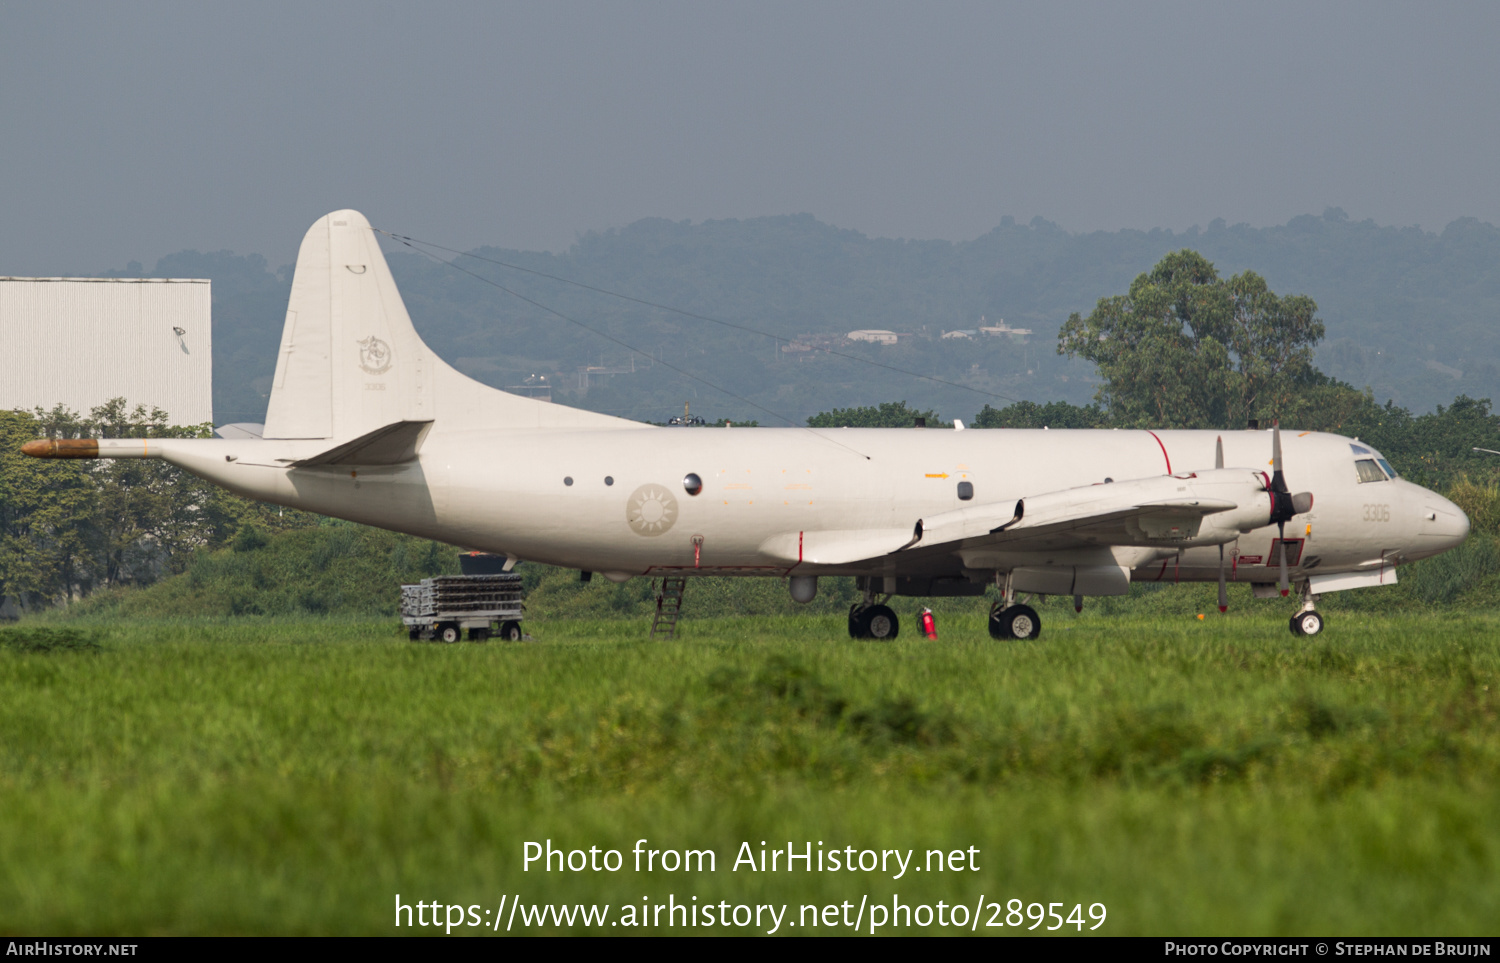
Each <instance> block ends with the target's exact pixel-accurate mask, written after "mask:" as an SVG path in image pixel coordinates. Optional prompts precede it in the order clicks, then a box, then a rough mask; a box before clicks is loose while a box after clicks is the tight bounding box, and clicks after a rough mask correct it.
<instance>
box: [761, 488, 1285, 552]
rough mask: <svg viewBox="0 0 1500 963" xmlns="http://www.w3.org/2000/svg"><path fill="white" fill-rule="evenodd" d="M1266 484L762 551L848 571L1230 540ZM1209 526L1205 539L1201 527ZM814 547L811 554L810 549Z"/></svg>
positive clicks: (1134, 494)
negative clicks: (867, 564)
mask: <svg viewBox="0 0 1500 963" xmlns="http://www.w3.org/2000/svg"><path fill="white" fill-rule="evenodd" d="M1270 506H1271V502H1270V498H1269V496H1268V495H1267V493H1266V490H1265V481H1264V478H1263V476H1261V475H1260V474H1259V473H1257V472H1253V471H1249V470H1244V469H1229V470H1224V469H1216V470H1214V471H1204V472H1194V473H1188V474H1184V475H1162V476H1157V477H1153V478H1142V479H1136V480H1133V481H1122V482H1112V483H1108V484H1098V485H1089V486H1086V487H1083V488H1070V489H1064V490H1061V491H1056V492H1045V493H1042V494H1038V495H1029V496H1027V497H1025V498H1022V499H1020V500H1019V501H1017V502H1015V503H1013V504H1012V503H1009V502H1007V503H1004V504H990V505H979V506H975V507H973V508H960V509H957V510H955V511H950V512H942V513H940V514H937V515H931V516H928V517H926V518H923V519H921V520H919V521H918V522H917V523H916V525H915V527H914V529H912V530H911V531H907V530H903V529H872V530H869V531H865V532H792V533H786V534H782V535H779V536H776V537H774V538H772V539H768V540H767V541H766V543H765V544H764V545H763V546H762V550H763V551H768V552H770V553H771V554H775V555H777V556H779V557H782V558H786V559H788V560H796V561H804V562H810V563H814V564H851V563H855V562H864V561H875V560H878V559H881V558H887V559H888V558H890V557H891V556H893V555H908V554H909V555H913V556H933V555H939V554H953V553H961V554H963V555H965V556H968V555H971V554H976V553H982V552H986V551H990V552H1012V551H1015V552H1057V551H1067V550H1070V549H1085V548H1100V547H1108V546H1117V545H1119V546H1156V547H1163V546H1165V547H1174V546H1180V545H1182V544H1184V543H1188V542H1192V543H1194V544H1215V543H1218V542H1228V541H1231V540H1232V539H1233V538H1234V537H1235V536H1236V535H1237V534H1238V533H1239V532H1240V531H1248V530H1250V529H1253V528H1258V527H1260V526H1262V525H1265V524H1267V521H1268V518H1269V515H1270ZM1210 516H1220V517H1219V518H1218V519H1215V520H1214V522H1213V523H1212V524H1211V527H1209V529H1208V531H1205V530H1204V529H1205V525H1204V520H1205V519H1207V518H1209V517H1210ZM814 546H815V547H816V549H817V550H816V551H812V550H810V548H811V547H814Z"/></svg>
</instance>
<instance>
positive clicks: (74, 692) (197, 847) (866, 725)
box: [0, 588, 1500, 935]
mask: <svg viewBox="0 0 1500 963" xmlns="http://www.w3.org/2000/svg"><path fill="white" fill-rule="evenodd" d="M1208 591H1210V592H1211V591H1212V589H1211V588H1210V589H1209V590H1208ZM1192 598H1194V596H1188V597H1186V600H1187V604H1186V605H1185V606H1184V605H1183V604H1182V603H1179V604H1178V605H1176V606H1175V608H1177V609H1184V608H1186V609H1188V610H1190V609H1191V608H1192V605H1191V601H1192ZM1237 603H1238V599H1237ZM979 608H980V606H978V605H976V606H975V611H974V612H973V613H971V614H967V615H963V614H950V615H945V616H944V618H943V621H942V623H941V625H940V634H941V641H939V642H936V643H934V642H929V641H925V640H920V639H914V638H911V637H910V636H911V635H912V634H913V633H912V632H911V628H910V626H909V627H908V628H907V631H906V634H905V635H904V636H903V638H902V639H901V640H900V641H898V642H895V643H889V644H880V643H871V642H854V641H851V640H849V639H848V638H847V637H846V634H845V632H844V626H843V620H842V619H841V618H840V617H838V616H836V615H833V616H829V615H821V616H809V617H793V616H786V617H765V618H753V619H752V618H745V619H738V620H735V619H723V620H700V621H688V622H685V623H684V626H683V629H682V634H681V637H680V638H679V640H678V641H675V642H670V643H650V642H647V641H645V640H644V635H645V626H644V623H642V622H640V621H614V622H610V621H583V620H574V621H562V620H558V621H544V620H537V621H535V622H532V623H530V624H529V625H528V630H529V631H530V632H531V633H532V634H533V635H534V636H535V637H536V640H535V641H533V642H524V643H509V644H502V643H494V642H491V643H485V644H468V643H464V644H459V645H453V646H441V645H434V644H414V643H409V642H407V641H406V640H405V637H404V633H402V632H401V631H400V627H399V625H398V624H397V623H396V622H395V621H394V620H391V619H384V620H370V621H353V620H332V619H330V620H316V619H300V620H292V619H288V620H275V619H222V620H211V619H201V620H170V621H160V622H152V621H148V620H143V619H129V620H118V621H106V620H103V619H98V620H94V619H80V620H71V621H67V622H53V623H22V624H21V625H20V626H19V627H17V628H13V629H9V630H4V631H0V812H3V813H4V814H5V815H4V818H3V819H0V930H4V931H5V932H6V933H25V934H43V933H55V934H67V933H115V934H125V933H130V934H168V933H217V934H230V933H284V934H315V933H335V934H336V933H353V934H382V935H384V934H394V933H400V932H422V933H429V934H430V933H432V932H434V931H433V930H431V929H426V930H423V929H421V928H420V927H419V928H416V929H415V930H411V929H407V928H404V927H403V928H401V929H397V928H396V927H395V926H394V922H395V899H396V894H398V893H399V894H401V898H402V900H403V901H405V902H407V903H409V904H415V903H416V902H417V901H419V900H422V901H428V902H430V901H437V902H441V903H444V904H462V905H469V904H476V905H477V906H478V907H479V908H480V912H481V913H482V912H484V911H485V910H487V909H489V908H492V907H497V906H499V905H500V902H501V899H502V897H508V898H509V899H514V898H515V896H516V895H517V894H519V896H520V899H521V900H522V901H523V904H531V903H543V902H548V901H553V902H559V903H568V904H578V903H583V904H604V903H609V904H611V905H612V906H613V907H615V909H616V912H617V913H618V912H619V910H618V908H619V907H620V906H622V905H623V904H632V905H634V906H640V905H650V904H655V903H657V902H658V901H665V900H667V899H668V896H669V894H670V895H671V896H672V898H674V899H675V900H677V901H678V902H679V903H681V902H689V901H691V900H692V899H693V898H694V897H697V898H698V902H699V903H700V904H707V903H714V904H717V903H719V902H720V901H727V902H728V903H730V904H736V903H743V904H761V903H765V904H773V903H774V904H790V906H791V911H790V914H791V915H790V917H789V919H790V920H791V921H795V920H796V919H797V918H798V917H797V914H798V908H799V907H800V906H801V905H802V904H818V905H819V906H821V905H823V904H828V903H842V902H843V901H845V900H849V901H851V903H852V904H853V905H856V906H857V905H859V903H860V901H861V898H862V897H868V898H869V899H870V900H871V901H883V903H884V904H885V905H889V904H890V901H891V899H892V897H893V896H896V895H899V897H900V899H901V900H902V902H903V903H907V904H929V905H933V904H936V903H937V901H939V900H943V901H945V902H947V903H957V904H963V905H964V906H965V907H966V910H965V915H966V916H967V915H969V914H970V913H971V912H972V910H973V908H974V905H975V903H976V901H978V900H979V899H980V897H983V898H984V900H985V901H986V906H987V904H988V903H991V902H996V903H1001V904H1004V903H1005V902H1007V901H1009V900H1011V899H1020V900H1023V901H1024V902H1025V903H1026V904H1028V905H1029V904H1030V903H1033V902H1040V903H1050V902H1058V903H1063V904H1065V906H1064V908H1063V910H1062V912H1064V913H1067V912H1068V911H1069V910H1071V908H1072V907H1073V906H1074V905H1075V904H1081V905H1082V906H1083V907H1084V912H1085V913H1087V910H1088V908H1089V907H1090V906H1091V904H1094V903H1103V904H1104V905H1105V906H1106V907H1107V914H1108V915H1107V919H1106V922H1105V924H1104V925H1103V926H1102V927H1100V929H1099V930H1098V932H1100V933H1108V934H1117V935H1118V934H1182V935H1189V934H1225V935H1240V934H1345V935H1354V934H1434V935H1438V934H1441V935H1464V934H1493V933H1494V932H1495V929H1496V924H1495V920H1496V916H1495V907H1496V906H1497V905H1500V816H1497V813H1500V726H1497V715H1500V698H1497V696H1500V617H1497V616H1495V615H1491V614H1486V613H1485V612H1476V611H1467V612H1463V613H1460V614H1452V615H1443V614H1440V613H1437V612H1435V611H1432V610H1424V611H1420V612H1414V613H1413V614H1411V615H1392V614H1387V613H1367V612H1361V611H1358V610H1347V611H1341V612H1339V613H1338V614H1337V617H1336V618H1334V617H1330V620H1329V629H1328V631H1327V632H1326V633H1325V634H1324V635H1323V636H1321V637H1319V638H1317V639H1316V640H1306V639H1298V638H1295V637H1293V636H1292V635H1291V634H1290V633H1289V632H1288V631H1287V629H1286V623H1285V619H1286V615H1288V614H1290V611H1291V608H1290V606H1288V605H1286V604H1273V603H1262V604H1260V605H1254V606H1251V605H1239V606H1238V607H1237V609H1236V610H1235V611H1233V612H1232V613H1231V615H1230V616H1229V617H1227V618H1220V617H1218V616H1217V614H1216V613H1215V614H1213V615H1211V617H1210V618H1208V619H1205V620H1202V621H1199V620H1198V619H1196V618H1194V617H1193V615H1192V614H1191V613H1190V612H1184V611H1177V612H1166V611H1159V612H1147V613H1144V614H1143V613H1134V614H1130V613H1125V614H1122V613H1119V612H1114V613H1111V612H1110V611H1109V610H1107V609H1106V608H1105V607H1096V608H1094V609H1091V610H1088V611H1086V612H1085V613H1084V614H1083V615H1082V616H1078V617H1075V616H1073V614H1072V612H1071V609H1069V608H1065V607H1062V606H1049V607H1048V609H1046V610H1045V613H1046V614H1045V616H1044V617H1045V618H1046V619H1047V628H1046V631H1045V634H1044V636H1043V638H1042V639H1040V640H1038V641H1036V642H1031V643H1003V644H1002V643H996V642H993V641H990V640H989V639H988V637H987V636H986V635H985V632H984V628H983V624H982V621H981V618H980V613H979ZM1283 610H1285V611H1283ZM1278 613H1279V614H1278ZM37 626H41V627H42V631H40V632H39V631H38V629H37ZM49 630H50V631H51V632H52V633H53V634H51V635H48V634H47V632H48V631H49ZM58 632H61V633H62V634H61V635H59V634H56V633H58ZM69 633H74V634H71V635H70V634H69ZM91 643H96V644H91ZM642 838H644V839H647V840H649V841H650V843H649V844H648V846H649V847H650V848H659V849H678V850H681V849H705V848H711V849H713V850H714V851H715V852H716V854H717V857H718V864H717V870H716V871H715V872H693V873H688V872H675V873H674V872H663V871H660V870H658V871H656V872H652V873H645V872H641V873H637V872H634V871H632V869H631V863H630V860H631V856H630V852H629V851H630V849H631V848H632V846H634V844H635V841H636V840H637V839H642ZM546 839H551V840H552V841H553V844H554V845H555V846H558V847H561V848H565V849H574V848H579V849H588V848H589V847H590V846H597V847H600V848H601V849H603V850H607V849H616V850H620V851H622V852H623V853H624V857H625V867H624V869H622V870H621V871H619V872H613V873H611V872H588V871H585V872H553V873H544V872H541V871H539V870H538V869H537V868H535V867H533V868H532V869H531V870H530V871H523V868H522V854H523V844H524V843H525V842H526V841H529V840H535V841H542V840H546ZM762 840H764V841H765V842H766V843H767V844H768V846H770V847H776V846H781V847H783V848H784V847H785V845H786V843H787V842H788V841H793V842H795V843H796V845H797V847H798V850H799V851H801V849H802V847H803V846H804V845H805V844H806V843H807V842H812V843H813V844H814V846H815V849H816V846H817V844H818V843H819V842H820V841H821V842H822V843H823V844H824V846H825V848H826V849H829V850H831V849H834V848H838V849H842V848H844V847H845V846H853V847H855V849H856V850H859V849H875V850H883V849H900V850H903V851H904V850H909V849H910V850H916V853H917V859H918V860H919V861H920V860H921V859H922V858H923V854H924V853H925V852H926V851H927V850H929V849H943V850H945V851H951V850H954V849H964V850H967V849H968V847H971V846H972V847H975V848H976V849H977V851H978V855H977V858H976V859H975V862H977V863H978V865H979V867H980V869H979V870H978V871H969V870H963V871H948V872H942V873H939V872H934V871H928V872H922V873H918V872H908V873H907V874H906V875H905V876H904V877H903V878H901V879H899V880H897V879H892V878H891V876H892V873H891V872H886V873H881V872H879V871H875V872H859V871H855V872H852V873H851V872H837V873H835V872H824V873H817V872H813V873H806V872H801V871H798V872H793V873H787V872H777V873H759V872H751V871H749V870H747V869H743V868H742V869H740V870H738V871H735V870H732V869H731V864H732V863H733V861H734V858H735V854H736V850H737V849H738V848H739V845H740V843H741V842H744V841H748V842H749V843H751V845H752V847H753V848H754V849H756V850H758V849H759V847H760V843H761V841H762ZM918 864H919V865H920V862H919V863H918ZM643 898H646V901H647V902H646V903H644V904H643ZM990 915H991V913H990V911H989V910H988V909H986V910H985V913H984V917H983V919H984V921H988V919H989V918H990ZM612 918H618V917H617V916H616V917H612ZM1004 918H1005V914H1003V913H1001V914H999V919H1000V920H1002V921H1003V920H1004ZM485 924H486V925H485V926H482V927H469V926H460V927H458V928H456V929H455V930H454V933H455V935H456V934H459V933H476V934H488V933H491V932H492V930H491V928H489V925H488V924H489V919H488V918H487V917H486V918H485ZM1026 925H1030V921H1029V920H1028V921H1027V924H1026ZM1048 925H1050V924H1048ZM1088 925H1092V922H1090V923H1089V924H1088ZM1088 925H1085V927H1084V932H1085V933H1087V932H1088V931H1089V930H1088ZM556 928H557V927H554V926H548V927H542V928H538V927H532V928H531V929H530V930H529V932H538V931H541V930H542V929H549V930H550V929H556ZM769 928H770V927H769V925H764V926H761V927H760V928H759V930H764V929H769ZM864 928H865V930H866V931H868V921H867V922H866V924H865V927H864ZM563 929H567V927H563ZM917 929H919V927H916V926H913V927H912V928H910V929H905V928H903V929H899V930H898V929H892V928H887V929H886V930H884V931H883V932H914V931H916V930H917ZM931 929H932V930H934V931H943V930H944V929H946V928H945V927H939V926H936V924H934V925H933V927H932V928H931ZM1074 929H1075V927H1074V925H1072V924H1069V925H1068V926H1067V927H1066V929H1065V932H1067V933H1070V934H1071V933H1073V932H1074ZM759 930H757V928H756V927H754V926H751V927H747V928H745V929H733V930H729V931H732V932H757V931H759ZM438 931H439V932H440V931H441V928H440V929H439V930H438ZM502 931H503V927H502ZM573 931H575V932H582V931H584V930H583V928H582V927H581V926H575V927H574V928H573ZM608 931H609V932H612V933H620V932H640V930H631V931H621V930H618V929H611V930H608ZM964 931H967V930H964ZM1016 931H1017V929H1016V928H1014V927H1004V928H993V929H991V928H987V927H986V926H984V925H983V923H981V925H980V926H979V932H988V933H991V934H1001V933H1013V932H1016ZM1022 931H1024V930H1022ZM594 932H600V930H599V929H597V928H596V929H595V930H594ZM698 932H705V930H702V929H700V930H698ZM706 932H718V933H723V932H726V930H725V929H724V928H723V927H719V928H717V929H714V930H708V931H706ZM780 932H781V933H788V932H790V933H793V934H799V933H806V932H809V930H808V929H807V928H806V927H805V926H804V927H801V928H792V927H787V926H783V927H782V928H781V930H780ZM818 932H825V933H846V932H848V930H847V929H845V928H829V927H826V926H825V927H820V929H819V930H818Z"/></svg>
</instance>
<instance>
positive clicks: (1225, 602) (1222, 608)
mask: <svg viewBox="0 0 1500 963" xmlns="http://www.w3.org/2000/svg"><path fill="white" fill-rule="evenodd" d="M1228 611H1229V589H1228V588H1226V587H1225V585H1224V546H1223V545H1220V546H1219V614H1220V615H1223V614H1224V613H1225V612H1228Z"/></svg>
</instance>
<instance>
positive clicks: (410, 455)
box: [289, 421, 432, 468]
mask: <svg viewBox="0 0 1500 963" xmlns="http://www.w3.org/2000/svg"><path fill="white" fill-rule="evenodd" d="M431 428H432V422H431V421H397V422H394V423H393V424H389V425H386V426H385V427H384V428H376V429H375V430H374V431H369V432H366V433H365V434H363V435H360V436H359V437H358V438H356V439H354V440H353V441H346V442H344V443H343V444H342V445H335V446H334V447H332V448H330V449H328V450H327V451H323V452H319V453H318V454H316V455H313V456H312V457H311V458H302V459H299V460H297V461H294V462H291V463H290V465H289V467H291V468H313V467H316V466H318V465H399V464H402V463H403V462H408V461H411V460H412V459H414V458H416V457H417V452H418V451H420V450H421V449H422V441H423V439H425V438H426V437H427V432H428V431H429V430H431Z"/></svg>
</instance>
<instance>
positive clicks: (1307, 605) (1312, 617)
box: [1290, 582, 1323, 635]
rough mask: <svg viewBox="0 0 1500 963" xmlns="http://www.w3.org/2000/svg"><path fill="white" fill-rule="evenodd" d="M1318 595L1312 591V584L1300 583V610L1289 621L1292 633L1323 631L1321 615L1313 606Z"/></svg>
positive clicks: (1304, 633) (1301, 633)
mask: <svg viewBox="0 0 1500 963" xmlns="http://www.w3.org/2000/svg"><path fill="white" fill-rule="evenodd" d="M1317 601H1318V597H1317V596H1316V595H1314V594H1313V593H1312V584H1311V583H1309V582H1303V583H1302V611H1300V612H1298V613H1297V614H1296V615H1294V616H1292V620H1291V623H1290V626H1291V630H1292V634H1293V635H1317V634H1318V633H1319V632H1321V631H1323V616H1322V614H1321V613H1319V612H1318V610H1317V609H1316V608H1314V607H1313V606H1314V605H1315V604H1316V603H1317Z"/></svg>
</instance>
